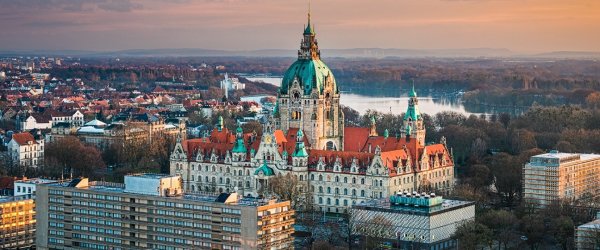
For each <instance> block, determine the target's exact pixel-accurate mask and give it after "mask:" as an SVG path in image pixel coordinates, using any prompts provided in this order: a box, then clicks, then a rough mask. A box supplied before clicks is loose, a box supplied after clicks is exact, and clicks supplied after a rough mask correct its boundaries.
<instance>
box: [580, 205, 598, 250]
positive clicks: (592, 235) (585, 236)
mask: <svg viewBox="0 0 600 250" xmlns="http://www.w3.org/2000/svg"><path fill="white" fill-rule="evenodd" d="M575 246H576V247H577V249H580V250H584V249H600V212H597V214H596V219H595V220H593V221H590V222H588V223H585V224H583V225H580V226H578V227H577V229H576V230H575Z"/></svg>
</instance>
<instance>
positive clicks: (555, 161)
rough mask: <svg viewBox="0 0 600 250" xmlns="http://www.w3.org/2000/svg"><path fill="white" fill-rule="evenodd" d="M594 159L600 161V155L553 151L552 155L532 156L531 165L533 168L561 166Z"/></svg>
mask: <svg viewBox="0 0 600 250" xmlns="http://www.w3.org/2000/svg"><path fill="white" fill-rule="evenodd" d="M594 159H598V160H600V155H598V154H574V153H561V152H558V151H551V152H550V153H545V154H539V155H534V156H532V157H531V158H530V161H529V164H530V165H532V166H559V165H560V164H564V163H569V162H576V161H588V160H594Z"/></svg>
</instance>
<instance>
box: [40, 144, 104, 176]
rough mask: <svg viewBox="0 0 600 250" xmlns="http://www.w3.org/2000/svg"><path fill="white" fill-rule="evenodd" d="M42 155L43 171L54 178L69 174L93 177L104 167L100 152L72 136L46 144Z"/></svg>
mask: <svg viewBox="0 0 600 250" xmlns="http://www.w3.org/2000/svg"><path fill="white" fill-rule="evenodd" d="M44 153H45V155H44V159H45V166H44V168H43V171H44V172H45V174H47V175H50V176H54V177H61V176H64V175H70V174H73V175H74V176H85V177H93V176H94V175H95V174H96V172H97V171H99V170H102V169H104V167H105V165H104V161H103V160H102V156H101V153H100V151H99V150H98V149H97V148H96V147H94V146H90V145H85V144H83V143H82V142H81V141H80V140H79V139H78V138H77V137H74V136H67V137H65V138H62V139H59V140H57V141H55V142H51V143H48V145H47V146H46V149H45V151H44Z"/></svg>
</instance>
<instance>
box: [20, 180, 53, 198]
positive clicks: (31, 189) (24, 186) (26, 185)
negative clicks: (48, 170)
mask: <svg viewBox="0 0 600 250" xmlns="http://www.w3.org/2000/svg"><path fill="white" fill-rule="evenodd" d="M55 182H58V181H56V180H49V179H42V178H34V179H27V178H25V177H24V178H23V179H22V180H15V182H14V196H20V195H35V190H36V188H35V187H36V185H39V184H47V183H55Z"/></svg>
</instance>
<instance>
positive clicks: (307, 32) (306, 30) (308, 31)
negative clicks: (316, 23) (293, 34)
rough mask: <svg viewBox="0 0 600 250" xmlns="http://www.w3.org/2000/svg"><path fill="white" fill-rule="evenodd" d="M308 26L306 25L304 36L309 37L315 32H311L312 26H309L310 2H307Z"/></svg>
mask: <svg viewBox="0 0 600 250" xmlns="http://www.w3.org/2000/svg"><path fill="white" fill-rule="evenodd" d="M307 16H308V22H307V23H308V24H307V25H306V28H305V29H304V34H305V35H311V34H314V33H315V31H314V30H313V28H312V26H311V25H310V0H308V14H307Z"/></svg>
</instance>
